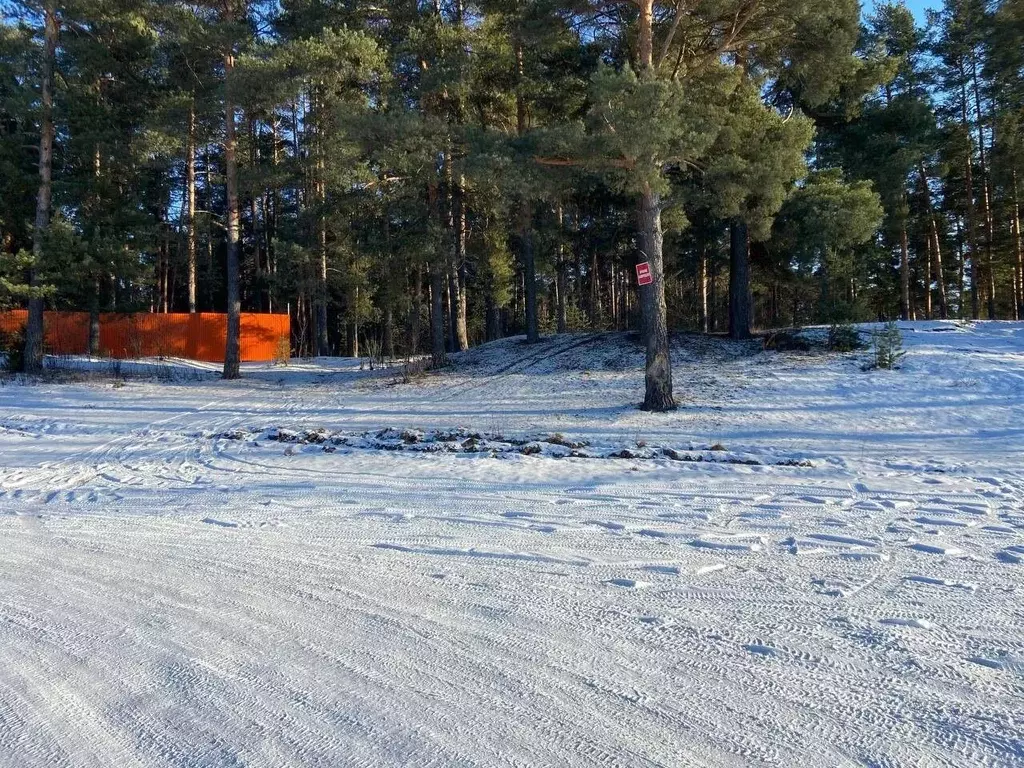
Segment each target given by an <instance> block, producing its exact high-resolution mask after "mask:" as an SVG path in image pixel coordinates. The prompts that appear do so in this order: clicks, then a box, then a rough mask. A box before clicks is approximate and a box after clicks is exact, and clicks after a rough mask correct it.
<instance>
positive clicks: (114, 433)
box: [0, 323, 1024, 767]
mask: <svg viewBox="0 0 1024 768" xmlns="http://www.w3.org/2000/svg"><path fill="white" fill-rule="evenodd" d="M906 328H907V333H906V340H907V343H908V348H909V350H910V354H909V356H908V358H907V361H906V363H907V364H906V367H905V369H904V370H902V371H899V372H895V373H863V372H861V371H860V369H859V363H858V362H857V360H856V359H852V358H836V357H823V356H805V355H776V354H767V353H758V352H756V350H755V349H751V348H750V347H744V346H737V345H728V344H726V343H724V342H708V341H705V340H701V339H697V338H692V339H683V340H681V341H680V342H679V345H678V347H677V349H676V353H675V361H674V362H675V376H676V382H677V395H678V396H679V397H680V398H681V399H682V400H684V402H686V404H687V407H685V408H683V409H681V410H680V411H679V412H677V413H675V414H671V415H668V416H653V415H647V414H642V413H640V412H638V411H637V410H636V409H635V408H634V407H631V405H630V404H631V403H635V402H636V401H638V400H639V399H640V385H641V384H642V375H641V373H640V370H639V367H640V365H641V362H642V352H641V351H640V350H638V349H636V348H635V347H631V346H629V344H628V342H627V341H626V340H625V339H624V338H623V337H611V338H608V337H601V336H571V337H569V336H567V337H557V338H554V339H551V340H548V341H546V342H544V344H543V345H542V346H541V347H539V348H526V347H523V346H522V345H520V344H518V343H517V342H514V341H509V342H505V343H502V344H500V345H496V346H490V347H486V348H482V349H480V350H475V351H473V352H471V353H468V354H467V355H465V357H464V358H463V359H462V360H461V362H460V364H459V366H458V367H457V368H456V369H455V370H454V371H452V372H449V373H446V374H444V375H443V376H430V377H428V378H427V379H425V380H423V381H418V382H414V383H411V384H396V385H393V373H391V374H389V373H383V374H381V373H379V372H378V373H373V374H371V373H369V372H360V371H358V370H356V367H353V366H351V365H349V364H348V363H344V362H342V363H335V364H333V365H331V366H326V365H325V366H316V365H308V366H303V365H295V366H292V367H291V368H290V369H289V370H287V371H282V370H280V369H278V370H261V371H250V372H249V376H248V377H247V378H246V379H245V380H243V381H241V382H233V383H226V382H220V381H215V380H212V379H211V380H206V381H192V382H189V383H180V384H174V383H159V382H142V381H129V382H128V383H127V385H125V386H124V387H121V388H112V387H111V385H110V384H109V382H108V383H96V382H94V383H81V384H62V385H55V384H47V385H36V386H16V385H8V386H6V387H3V388H0V545H2V546H0V765H3V766H18V767H21V766H61V765H66V766H109V765H117V766H131V765H145V766H238V765H249V766H284V765H295V766H299V765H301V766H306V765H318V766H342V765H343V766H381V765H410V766H412V765H414V766H432V765H437V766H452V765H480V766H499V765H531V766H534V765H537V766H548V765H588V766H589V765H620V766H643V765H672V766H676V765H680V766H704V765H711V766H719V765H722V766H732V765H742V766H745V765H780V766H790V765H811V766H847V765H849V766H864V765H871V766H895V765H898V766H903V765H924V766H931V765H947V766H973V765H1005V766H1011V765H1024V705H1022V701H1024V608H1022V602H1021V597H1022V594H1024V325H1021V324H1009V323H982V324H979V325H977V326H974V327H973V328H969V327H963V328H961V327H957V326H954V325H952V324H943V323H928V324H925V323H919V324H913V325H908V326H906ZM459 427H461V428H464V429H465V430H468V431H469V432H480V433H483V434H482V436H481V438H480V439H479V440H477V439H473V440H472V441H470V448H471V449H472V450H470V448H465V447H464V441H463V440H462V436H464V434H465V433H461V434H460V437H459V439H458V440H457V441H455V440H448V441H445V440H442V439H440V438H438V440H437V444H436V446H435V447H437V448H439V450H429V448H430V446H431V441H430V439H429V438H425V437H423V433H427V434H428V435H429V434H431V433H430V430H454V429H455V428H459ZM273 428H283V429H286V430H293V431H294V434H295V435H296V437H295V438H294V439H293V438H288V439H283V440H282V439H272V438H275V437H277V438H280V435H277V434H275V433H274V432H273V431H271V430H272V429H273ZM314 428H324V429H325V430H326V431H327V433H330V434H334V435H343V436H346V437H344V439H338V440H337V441H335V442H334V443H332V442H330V441H328V442H326V443H320V442H317V440H311V439H305V440H304V439H301V437H299V436H301V435H302V433H303V431H304V430H310V429H314ZM385 428H394V429H395V430H396V433H398V432H401V431H402V430H420V431H421V432H420V433H416V434H417V435H419V436H418V437H417V438H416V442H415V443H410V442H409V440H408V439H407V440H398V441H396V443H399V442H400V443H402V444H403V445H402V447H403V448H404V449H403V450H383V449H382V448H381V447H380V446H379V445H378V444H377V443H375V442H374V441H373V439H368V438H367V437H366V436H364V435H363V433H365V432H370V433H371V437H372V435H373V434H376V433H377V431H378V430H382V429H385ZM287 434H288V435H291V434H292V433H287ZM325 434H326V433H325ZM554 435H558V437H557V438H554V437H552V436H554ZM499 437H500V438H502V439H504V440H513V439H514V438H515V437H523V438H529V437H534V438H540V442H539V443H537V444H538V445H540V446H541V451H540V453H537V454H536V455H523V454H522V453H521V452H520V451H519V450H514V451H513V450H509V451H507V452H500V451H497V450H493V449H491V448H489V447H488V446H489V445H497V442H498V438H499ZM318 439H319V438H318ZM544 439H550V440H554V441H555V442H553V443H548V442H543V440H544ZM488 441H490V443H488ZM573 441H579V442H580V443H583V442H586V443H587V444H588V448H586V449H583V453H588V452H589V455H592V456H594V457H593V458H585V457H581V458H571V457H569V458H556V457H555V456H556V455H557V454H558V453H559V452H563V453H564V452H565V451H566V450H568V449H564V450H563V449H562V448H561V447H560V446H559V445H555V443H562V442H573ZM712 446H714V447H716V448H717V447H722V448H724V449H725V450H724V451H709V450H708V449H710V448H711V447H712ZM391 447H395V446H391ZM325 448H326V449H328V450H325ZM441 448H444V449H445V450H440V449H441ZM478 448H479V450H478ZM663 448H671V449H674V450H676V451H677V452H681V453H680V455H683V456H685V457H688V458H691V459H692V458H695V457H698V456H699V457H700V458H702V459H703V458H708V459H715V458H718V457H720V458H721V459H723V461H709V460H705V461H700V462H697V461H692V460H687V461H679V460H673V459H672V458H670V457H669V456H666V455H664V454H663V453H662V449H663ZM623 449H628V450H629V452H630V454H629V455H632V456H633V457H634V458H597V456H606V455H608V454H609V453H611V452H618V451H621V450H623ZM656 453H657V454H659V455H657V456H654V454H656ZM652 456H654V457H652ZM733 458H735V459H736V460H742V461H747V462H750V463H725V460H732V459H733ZM754 462H756V463H754ZM786 462H792V463H804V464H807V463H809V464H810V465H811V466H780V465H779V464H780V463H786Z"/></svg>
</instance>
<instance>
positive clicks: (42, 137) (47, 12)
mask: <svg viewBox="0 0 1024 768" xmlns="http://www.w3.org/2000/svg"><path fill="white" fill-rule="evenodd" d="M43 15H44V32H43V34H44V48H43V63H42V83H41V109H40V114H39V194H38V196H37V197H36V218H35V226H34V227H33V229H32V257H33V267H32V271H31V274H30V275H29V285H30V287H32V288H34V289H38V288H39V285H40V280H39V268H40V266H41V263H42V258H43V240H44V238H45V237H46V230H47V229H48V228H49V226H50V199H51V197H52V193H53V138H54V129H53V76H54V62H55V60H56V58H57V36H58V34H59V27H58V22H57V8H56V3H55V2H53V0H49V2H47V3H46V5H45V7H44V8H43ZM43 309H44V303H43V297H42V296H36V295H33V296H30V297H29V300H28V323H27V325H26V326H25V370H26V371H27V372H29V373H39V372H40V371H42V370H43V332H44V329H43Z"/></svg>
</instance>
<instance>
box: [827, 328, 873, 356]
mask: <svg viewBox="0 0 1024 768" xmlns="http://www.w3.org/2000/svg"><path fill="white" fill-rule="evenodd" d="M828 348H829V349H830V350H831V351H833V352H853V351H855V350H858V349H863V348H864V342H863V341H861V338H860V331H858V330H857V329H856V328H855V327H854V325H853V323H834V324H833V325H832V327H830V328H829V329H828Z"/></svg>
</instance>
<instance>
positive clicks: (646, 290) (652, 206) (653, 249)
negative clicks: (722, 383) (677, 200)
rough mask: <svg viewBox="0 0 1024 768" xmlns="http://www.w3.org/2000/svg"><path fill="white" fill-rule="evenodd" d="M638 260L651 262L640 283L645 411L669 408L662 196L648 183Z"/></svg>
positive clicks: (671, 400)
mask: <svg viewBox="0 0 1024 768" xmlns="http://www.w3.org/2000/svg"><path fill="white" fill-rule="evenodd" d="M640 250H641V254H640V260H641V261H647V262H649V263H650V265H651V276H652V277H653V278H654V281H653V282H652V283H651V284H650V285H645V286H641V287H640V322H641V336H642V337H643V342H644V346H645V348H646V351H647V365H646V370H645V372H644V384H645V387H644V402H643V405H642V406H641V407H642V408H643V410H645V411H658V412H661V411H670V410H672V409H674V408H675V407H676V401H675V399H674V398H673V396H672V360H671V356H670V354H669V345H668V309H667V307H666V305H665V265H664V261H663V254H662V233H661V199H660V197H659V195H658V194H657V193H656V192H654V191H653V190H651V188H650V187H649V186H647V187H646V188H645V189H644V191H643V193H642V194H641V196H640Z"/></svg>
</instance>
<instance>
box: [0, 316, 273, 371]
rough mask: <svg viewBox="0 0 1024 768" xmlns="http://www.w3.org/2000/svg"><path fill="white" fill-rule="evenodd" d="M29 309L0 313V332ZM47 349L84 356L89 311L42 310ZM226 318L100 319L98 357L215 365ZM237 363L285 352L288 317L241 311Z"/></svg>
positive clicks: (20, 322) (14, 326)
mask: <svg viewBox="0 0 1024 768" xmlns="http://www.w3.org/2000/svg"><path fill="white" fill-rule="evenodd" d="M27 321H28V311H27V310H24V309H15V310H11V311H8V312H0V331H4V332H6V333H16V332H17V331H18V330H19V329H20V328H22V327H23V326H24V325H25V323H26V322H27ZM43 325H44V331H45V333H44V335H45V339H46V342H45V343H46V351H47V353H48V354H53V355H83V354H86V353H87V352H88V349H89V313H88V312H46V313H44V316H43ZM227 325H228V321H227V315H225V314H222V313H218V312H200V313H196V314H189V313H185V312H170V313H167V314H150V313H141V312H140V313H134V314H114V313H103V314H101V315H100V353H101V354H102V355H104V356H106V357H115V358H122V359H125V358H138V357H182V358H186V359H189V360H203V361H205V362H210V363H220V362H223V360H224V345H225V340H226V339H227ZM239 335H240V337H241V338H240V340H241V349H240V356H241V359H242V362H247V363H248V362H268V361H271V360H274V359H276V358H278V357H280V356H282V355H286V354H287V350H288V348H289V346H290V343H291V326H290V318H289V317H288V315H266V314H258V313H255V312H243V313H242V317H241V329H240V334H239Z"/></svg>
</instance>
